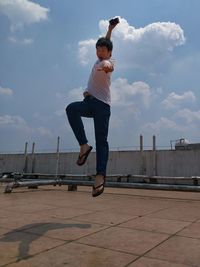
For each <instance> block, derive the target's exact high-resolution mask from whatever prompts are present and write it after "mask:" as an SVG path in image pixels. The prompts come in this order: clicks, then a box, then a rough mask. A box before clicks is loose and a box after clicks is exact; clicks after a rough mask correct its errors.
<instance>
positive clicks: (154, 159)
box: [153, 135, 157, 175]
mask: <svg viewBox="0 0 200 267" xmlns="http://www.w3.org/2000/svg"><path fill="white" fill-rule="evenodd" d="M153 161H154V166H153V174H154V175H157V154H156V136H155V135H153Z"/></svg>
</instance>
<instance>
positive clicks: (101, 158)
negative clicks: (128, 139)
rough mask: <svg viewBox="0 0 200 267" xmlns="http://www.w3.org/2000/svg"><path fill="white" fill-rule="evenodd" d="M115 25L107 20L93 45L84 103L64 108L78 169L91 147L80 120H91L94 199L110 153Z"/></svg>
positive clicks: (117, 21) (99, 187)
mask: <svg viewBox="0 0 200 267" xmlns="http://www.w3.org/2000/svg"><path fill="white" fill-rule="evenodd" d="M118 23H119V19H118V18H115V19H112V20H110V21H109V26H108V30H107V33H106V36H105V37H101V38H99V39H98V41H97V43H96V55H97V58H98V59H97V61H96V62H95V64H94V66H93V68H92V71H91V74H90V77H89V81H88V84H87V88H86V89H85V91H84V93H83V96H84V100H83V101H78V102H73V103H71V104H69V105H68V106H67V108H66V113H67V117H68V120H69V124H70V126H71V128H72V130H73V132H74V135H75V137H76V139H77V141H78V143H79V145H80V153H79V157H78V159H77V162H76V163H77V164H78V165H79V166H82V165H83V164H84V163H85V162H86V160H87V158H88V156H89V154H90V152H91V150H92V146H90V145H89V144H88V140H87V138H86V134H85V130H84V125H83V122H82V119H81V117H87V118H93V120H94V129H95V140H96V176H95V181H94V185H93V188H92V196H93V197H96V196H99V195H100V194H102V193H103V191H104V186H105V178H106V167H107V162H108V154H109V146H108V141H107V136H108V128H109V119H110V114H111V113H110V105H111V97H110V84H111V73H112V72H113V70H114V65H113V62H112V61H111V56H112V49H113V44H112V41H111V34H112V30H113V29H114V28H115V26H116V25H117V24H118Z"/></svg>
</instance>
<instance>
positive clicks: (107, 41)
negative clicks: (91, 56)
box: [96, 37, 113, 51]
mask: <svg viewBox="0 0 200 267" xmlns="http://www.w3.org/2000/svg"><path fill="white" fill-rule="evenodd" d="M98 46H100V47H102V46H105V47H106V48H107V49H108V51H112V50H113V44H112V42H111V40H110V39H108V38H105V37H101V38H99V40H98V41H97V42H96V48H97V47H98Z"/></svg>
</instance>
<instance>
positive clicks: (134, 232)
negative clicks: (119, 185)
mask: <svg viewBox="0 0 200 267" xmlns="http://www.w3.org/2000/svg"><path fill="white" fill-rule="evenodd" d="M90 191H91V189H90V188H88V187H79V188H78V191H77V192H69V191H67V186H62V187H53V186H52V187H51V186H49V187H40V188H39V189H36V190H29V189H25V188H20V189H14V190H13V192H12V193H11V194H4V193H3V192H4V188H3V186H1V187H0V204H1V209H0V266H1V267H2V266H9V267H62V266H69V267H105V266H107V267H128V266H129V267H199V266H200V194H199V193H192V192H170V191H153V190H141V189H140V190H137V189H111V188H106V189H105V193H104V194H103V195H101V196H99V197H98V198H92V197H91V192H90Z"/></svg>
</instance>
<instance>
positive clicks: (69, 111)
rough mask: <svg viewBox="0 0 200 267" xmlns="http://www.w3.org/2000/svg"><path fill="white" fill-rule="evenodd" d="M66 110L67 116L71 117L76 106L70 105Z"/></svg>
mask: <svg viewBox="0 0 200 267" xmlns="http://www.w3.org/2000/svg"><path fill="white" fill-rule="evenodd" d="M65 110H66V114H67V115H69V114H70V113H72V112H73V110H74V105H73V103H71V104H69V105H68V106H67V107H66V109H65Z"/></svg>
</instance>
